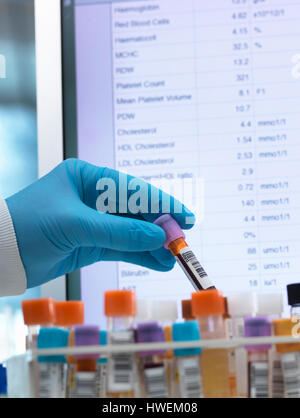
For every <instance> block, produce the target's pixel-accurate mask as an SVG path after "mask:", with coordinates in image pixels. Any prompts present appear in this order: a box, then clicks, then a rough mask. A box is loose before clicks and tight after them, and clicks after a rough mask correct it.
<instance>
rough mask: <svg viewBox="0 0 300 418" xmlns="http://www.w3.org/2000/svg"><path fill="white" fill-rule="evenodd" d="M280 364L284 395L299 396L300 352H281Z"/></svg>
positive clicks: (287, 396) (288, 396)
mask: <svg viewBox="0 0 300 418" xmlns="http://www.w3.org/2000/svg"><path fill="white" fill-rule="evenodd" d="M281 364H282V371H283V380H284V390H285V397H286V398H300V354H299V353H286V354H282V357H281Z"/></svg>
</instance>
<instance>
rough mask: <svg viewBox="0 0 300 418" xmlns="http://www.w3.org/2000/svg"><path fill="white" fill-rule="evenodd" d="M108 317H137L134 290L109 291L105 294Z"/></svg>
mask: <svg viewBox="0 0 300 418" xmlns="http://www.w3.org/2000/svg"><path fill="white" fill-rule="evenodd" d="M104 313H105V315H106V316H113V317H117V316H135V314H136V294H135V292H134V291H133V290H108V291H106V292H105V293H104Z"/></svg>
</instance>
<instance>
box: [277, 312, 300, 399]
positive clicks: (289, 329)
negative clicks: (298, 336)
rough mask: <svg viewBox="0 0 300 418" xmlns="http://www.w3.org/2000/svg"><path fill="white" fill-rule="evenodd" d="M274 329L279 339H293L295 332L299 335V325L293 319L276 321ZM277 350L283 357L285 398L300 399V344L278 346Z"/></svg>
mask: <svg viewBox="0 0 300 418" xmlns="http://www.w3.org/2000/svg"><path fill="white" fill-rule="evenodd" d="M273 329H274V333H275V335H276V336H277V337H283V336H289V337H291V336H293V332H295V331H296V333H298V331H299V323H298V324H295V322H294V321H292V319H291V318H286V319H275V320H274V321H273ZM276 350H277V352H278V353H279V355H280V357H281V364H282V371H283V381H284V397H285V398H300V343H283V344H276Z"/></svg>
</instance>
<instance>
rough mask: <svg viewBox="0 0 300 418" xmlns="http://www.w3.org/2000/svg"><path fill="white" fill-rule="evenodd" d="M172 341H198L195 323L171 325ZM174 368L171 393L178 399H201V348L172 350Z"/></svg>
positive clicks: (198, 334)
mask: <svg viewBox="0 0 300 418" xmlns="http://www.w3.org/2000/svg"><path fill="white" fill-rule="evenodd" d="M172 333H173V341H176V342H182V341H198V340H200V331H199V326H198V323H197V321H188V322H183V323H176V324H173V330H172ZM174 354H175V359H176V366H175V370H176V373H175V376H174V378H173V379H172V381H173V382H175V385H176V383H177V385H176V386H177V388H176V389H174V391H173V393H174V394H175V397H177V396H179V397H180V398H202V397H203V390H202V377H201V365H200V354H201V348H200V347H199V348H176V349H175V350H174Z"/></svg>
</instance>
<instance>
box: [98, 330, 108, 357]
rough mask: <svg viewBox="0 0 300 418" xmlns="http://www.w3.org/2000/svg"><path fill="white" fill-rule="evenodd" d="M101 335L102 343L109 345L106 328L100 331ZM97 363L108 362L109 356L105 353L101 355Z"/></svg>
mask: <svg viewBox="0 0 300 418" xmlns="http://www.w3.org/2000/svg"><path fill="white" fill-rule="evenodd" d="M99 336H100V345H107V332H106V331H105V330H101V331H100V333H99ZM97 363H101V364H105V363H107V358H106V357H105V355H101V357H100V358H99V359H98V361H97Z"/></svg>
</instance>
